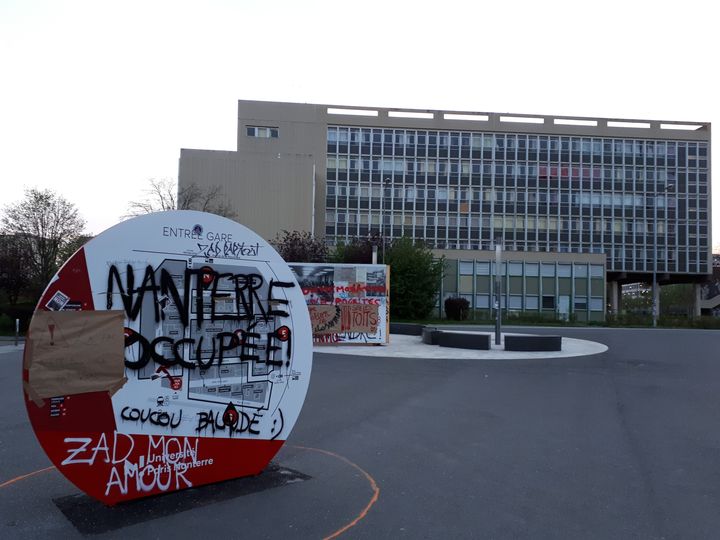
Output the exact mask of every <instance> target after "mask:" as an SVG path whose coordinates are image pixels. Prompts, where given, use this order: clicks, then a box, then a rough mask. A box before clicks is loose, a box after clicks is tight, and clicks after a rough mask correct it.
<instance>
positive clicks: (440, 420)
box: [0, 328, 720, 539]
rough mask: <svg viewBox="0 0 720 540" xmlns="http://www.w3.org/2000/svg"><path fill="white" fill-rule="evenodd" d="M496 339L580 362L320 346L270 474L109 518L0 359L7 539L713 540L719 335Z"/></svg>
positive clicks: (401, 342)
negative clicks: (34, 418) (57, 462)
mask: <svg viewBox="0 0 720 540" xmlns="http://www.w3.org/2000/svg"><path fill="white" fill-rule="evenodd" d="M476 330H477V331H491V329H488V328H485V329H476ZM506 331H507V332H511V333H530V332H532V333H542V334H560V335H562V336H563V338H564V341H565V343H566V344H570V343H572V342H571V341H570V340H577V341H578V343H576V345H578V346H580V347H586V349H584V350H585V351H586V352H587V353H589V354H583V355H576V356H566V357H558V356H557V353H556V354H555V356H548V357H543V358H540V357H525V358H512V357H507V356H506V357H500V358H498V357H493V353H494V354H498V353H499V352H500V351H497V350H496V351H487V352H485V353H481V352H478V351H472V353H473V354H467V352H466V351H454V350H452V349H448V350H445V351H440V350H439V348H438V347H434V346H427V345H425V346H424V345H422V344H419V343H417V340H419V338H412V340H410V339H409V337H408V336H392V337H393V343H392V344H391V345H390V346H389V347H370V348H367V349H364V348H360V347H357V346H354V347H353V351H352V352H353V354H347V353H348V352H349V351H347V350H345V349H344V348H343V349H331V348H327V347H326V348H323V349H320V352H316V354H315V359H314V364H313V374H312V378H311V382H310V390H309V393H308V397H307V400H306V402H305V407H304V408H303V411H302V413H301V416H300V419H299V420H298V423H297V424H296V426H295V429H294V431H293V432H292V434H291V436H290V438H289V440H288V442H287V443H286V445H285V446H284V447H283V449H282V450H281V451H280V453H279V454H278V456H277V457H276V459H275V461H274V466H273V468H272V469H271V470H268V471H267V472H266V473H264V474H263V475H261V476H260V477H256V478H254V479H240V480H232V481H229V482H225V483H223V484H220V485H216V486H205V487H200V488H196V489H190V490H186V491H184V492H179V493H174V494H169V495H165V496H161V497H155V498H153V499H147V500H141V501H137V502H133V503H128V504H125V505H121V506H118V507H115V508H112V509H107V508H104V507H101V506H99V505H97V504H96V503H94V502H93V501H89V500H87V498H86V497H85V496H84V495H82V494H79V493H78V490H77V489H76V488H75V487H74V486H73V485H72V484H70V483H69V482H68V481H67V480H65V478H64V477H63V476H62V475H61V474H59V473H58V472H57V471H55V470H54V469H52V468H49V467H50V463H49V461H48V460H47V458H46V457H45V455H44V453H43V451H42V449H41V448H40V447H39V445H38V443H37V441H36V439H35V436H34V435H33V433H32V430H31V428H30V424H29V421H28V419H27V415H26V413H25V408H24V405H23V403H22V391H21V385H20V369H21V357H20V352H19V351H18V350H17V349H15V348H14V347H13V346H12V344H8V343H7V342H5V343H0V486H2V487H0V537H2V538H13V539H14V538H33V539H34V538H80V537H82V536H83V535H86V534H92V535H94V536H95V537H99V538H128V537H131V538H137V539H141V538H172V537H177V538H189V537H204V538H211V537H213V536H217V537H222V538H239V537H245V538H326V537H340V538H367V539H377V538H388V539H390V538H392V539H395V538H409V539H410V538H412V539H416V538H443V539H444V538H532V539H538V538H583V539H586V538H612V539H616V538H657V539H661V538H667V539H670V538H715V537H717V535H718V533H717V531H718V530H720V511H718V509H719V508H720V384H718V381H719V380H720V334H719V333H717V332H713V331H708V330H667V329H607V328H561V329H558V328H540V329H532V330H530V329H528V328H508V329H506ZM396 338H398V339H396ZM413 340H414V341H413ZM410 350H412V351H416V350H417V351H419V353H417V354H416V353H413V355H412V357H408V356H407V355H409V352H408V351H410ZM316 351H318V349H316ZM363 351H364V352H363ZM340 352H342V353H343V354H338V353H340ZM564 352H567V351H564ZM482 354H484V356H482ZM24 475H30V476H24ZM333 535H334V536H333Z"/></svg>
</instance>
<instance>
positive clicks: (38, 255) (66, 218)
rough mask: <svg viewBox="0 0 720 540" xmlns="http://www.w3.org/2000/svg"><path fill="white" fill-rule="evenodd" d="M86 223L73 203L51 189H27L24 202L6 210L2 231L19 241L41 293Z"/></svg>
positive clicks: (0, 225) (0, 223)
mask: <svg viewBox="0 0 720 540" xmlns="http://www.w3.org/2000/svg"><path fill="white" fill-rule="evenodd" d="M84 227H85V220H84V219H82V218H81V217H80V215H79V213H78V210H77V208H75V205H74V204H72V203H71V202H69V201H67V200H66V199H65V198H63V197H62V196H60V195H58V194H57V193H55V192H54V191H52V190H48V189H46V190H40V189H27V190H25V197H24V198H23V200H22V201H20V202H18V203H15V204H11V205H9V206H7V207H5V210H4V213H3V217H2V220H1V221H0V230H1V232H2V234H5V235H8V236H12V237H14V238H15V240H16V241H18V242H19V243H20V244H19V245H20V246H21V247H22V249H23V250H24V252H25V255H26V256H27V257H28V268H27V271H28V274H29V276H30V278H31V280H32V282H33V285H34V286H36V287H37V288H38V289H39V290H42V287H44V286H45V285H46V284H47V283H48V282H49V281H50V278H52V276H53V275H54V274H55V272H56V271H57V268H58V266H59V265H60V263H61V262H62V261H61V260H60V257H61V254H62V253H63V252H64V250H65V248H66V246H67V245H69V244H71V243H73V242H75V240H76V239H77V238H78V237H79V236H80V235H81V234H82V231H83V228H84Z"/></svg>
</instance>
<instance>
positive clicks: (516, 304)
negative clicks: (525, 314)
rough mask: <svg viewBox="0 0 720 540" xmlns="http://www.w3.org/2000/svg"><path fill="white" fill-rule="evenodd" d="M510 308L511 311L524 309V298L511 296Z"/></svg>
mask: <svg viewBox="0 0 720 540" xmlns="http://www.w3.org/2000/svg"><path fill="white" fill-rule="evenodd" d="M508 307H509V308H510V309H522V296H520V295H517V294H511V295H510V300H509V306H508Z"/></svg>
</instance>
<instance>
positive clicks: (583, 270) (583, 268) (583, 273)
mask: <svg viewBox="0 0 720 540" xmlns="http://www.w3.org/2000/svg"><path fill="white" fill-rule="evenodd" d="M575 277H576V278H586V277H587V264H576V265H575Z"/></svg>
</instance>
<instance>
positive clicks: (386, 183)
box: [380, 178, 390, 264]
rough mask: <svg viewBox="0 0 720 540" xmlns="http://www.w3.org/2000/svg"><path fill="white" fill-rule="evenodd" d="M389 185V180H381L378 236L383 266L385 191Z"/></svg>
mask: <svg viewBox="0 0 720 540" xmlns="http://www.w3.org/2000/svg"><path fill="white" fill-rule="evenodd" d="M389 185H390V179H389V178H383V185H382V192H381V194H380V206H381V208H380V227H381V229H380V234H381V235H382V263H383V264H385V199H386V198H387V197H386V196H385V189H387V186H389Z"/></svg>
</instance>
